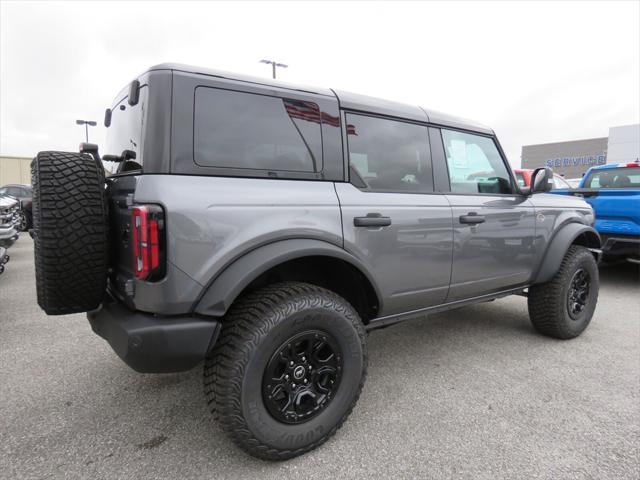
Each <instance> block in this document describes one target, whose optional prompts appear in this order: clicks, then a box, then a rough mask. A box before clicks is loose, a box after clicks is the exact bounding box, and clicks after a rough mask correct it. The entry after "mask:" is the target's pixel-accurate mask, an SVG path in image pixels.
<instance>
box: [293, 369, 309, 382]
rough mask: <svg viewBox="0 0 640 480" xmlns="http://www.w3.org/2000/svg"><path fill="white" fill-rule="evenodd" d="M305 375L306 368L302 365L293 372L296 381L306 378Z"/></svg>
mask: <svg viewBox="0 0 640 480" xmlns="http://www.w3.org/2000/svg"><path fill="white" fill-rule="evenodd" d="M305 373H306V372H305V370H304V367H303V366H302V365H298V366H297V367H296V368H294V370H293V378H295V379H296V380H300V379H301V378H302V377H304V374H305Z"/></svg>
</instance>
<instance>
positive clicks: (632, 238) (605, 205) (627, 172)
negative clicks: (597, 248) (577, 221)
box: [552, 160, 640, 263]
mask: <svg viewBox="0 0 640 480" xmlns="http://www.w3.org/2000/svg"><path fill="white" fill-rule="evenodd" d="M552 193H556V194H559V195H581V196H583V197H584V198H585V200H586V201H587V202H589V204H590V205H591V206H592V207H593V210H594V211H595V214H596V224H595V228H596V230H597V231H598V233H600V236H601V237H602V253H603V258H604V260H607V261H615V260H623V259H626V260H629V261H631V262H634V263H640V162H638V161H637V160H636V161H635V162H631V163H612V164H607V165H600V166H597V167H592V168H590V169H589V170H587V172H586V173H585V174H584V177H582V181H581V182H580V185H579V186H578V188H576V189H572V190H567V189H558V190H552Z"/></svg>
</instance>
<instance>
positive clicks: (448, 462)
mask: <svg viewBox="0 0 640 480" xmlns="http://www.w3.org/2000/svg"><path fill="white" fill-rule="evenodd" d="M9 253H10V254H11V257H12V259H11V261H10V262H9V264H8V265H7V271H6V272H5V273H4V274H3V275H2V276H0V478H6V479H21V478H103V479H120V478H135V479H144V478H181V479H182V478H185V479H186V478H210V479H213V478H215V479H235V478H260V479H279V480H282V479H287V478H296V479H325V478H335V479H340V478H363V479H364V478H366V479H372V478H374V479H376V478H421V479H422V478H473V479H495V478H549V479H559V478H572V479H573V478H594V479H623V478H628V479H637V478H639V477H640V283H639V270H638V268H637V267H636V266H633V265H630V264H627V265H619V266H611V267H603V268H602V269H601V282H602V286H601V290H600V299H599V302H598V308H597V310H596V314H595V317H594V319H593V321H592V324H591V325H590V327H589V328H588V329H587V331H586V332H585V333H584V334H583V335H582V336H581V337H579V338H578V339H575V340H572V341H558V340H552V339H548V338H545V337H542V336H539V335H537V334H536V333H535V332H534V331H533V329H532V327H531V326H530V323H529V319H528V316H527V308H526V299H524V298H522V297H508V298H505V299H501V300H497V301H495V302H491V303H485V304H481V305H475V306H470V307H465V308H460V309H458V310H455V311H450V312H446V313H441V314H437V315H431V316H429V317H427V318H423V319H416V320H411V321H408V322H405V323H403V324H400V325H397V326H394V327H390V328H387V329H384V330H379V331H375V332H372V333H371V334H370V335H369V337H368V344H369V354H370V357H369V359H370V360H369V376H368V379H367V382H366V384H365V388H364V391H363V393H362V396H361V398H360V401H359V403H358V405H357V406H356V408H355V409H354V411H353V413H352V415H351V417H350V418H349V420H348V421H347V422H346V423H345V425H344V426H343V427H342V429H341V430H339V431H338V433H337V434H336V435H335V436H334V437H333V438H332V439H330V440H329V441H328V442H327V443H326V444H325V445H324V446H322V447H321V448H320V449H318V450H315V451H313V452H311V453H309V454H306V455H304V456H302V457H298V458H296V459H293V460H290V461H287V462H284V463H271V462H265V461H260V460H256V459H253V458H251V457H249V456H247V455H245V454H244V453H243V452H242V451H240V450H239V449H238V448H236V447H235V446H234V445H233V444H232V443H231V442H230V441H229V440H228V439H227V438H226V436H224V435H223V433H222V431H221V429H220V428H219V427H218V425H217V424H216V422H215V421H214V419H213V417H212V416H211V415H210V413H209V411H208V410H207V405H206V403H205V400H204V396H203V393H202V378H201V376H202V369H201V367H199V368H196V369H194V370H193V371H190V372H187V373H183V374H171V375H142V374H138V373H136V372H134V371H132V370H130V369H129V368H128V367H127V366H126V365H124V363H122V362H121V361H120V359H119V358H118V357H117V356H116V355H115V354H114V353H113V352H112V351H111V349H110V347H109V346H108V345H107V343H106V342H104V341H103V340H102V339H100V338H99V337H97V336H96V335H94V334H93V333H92V332H91V329H90V327H89V324H88V322H87V321H86V319H85V316H84V315H69V316H65V317H47V316H46V315H45V314H44V313H43V312H42V311H41V310H40V309H39V308H38V306H37V304H36V293H35V285H34V268H33V244H32V241H31V239H30V238H29V237H28V236H27V235H22V237H21V238H20V240H19V241H18V243H17V244H16V245H15V246H14V247H12V248H11V249H10V252H9Z"/></svg>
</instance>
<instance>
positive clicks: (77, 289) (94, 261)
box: [31, 152, 108, 315]
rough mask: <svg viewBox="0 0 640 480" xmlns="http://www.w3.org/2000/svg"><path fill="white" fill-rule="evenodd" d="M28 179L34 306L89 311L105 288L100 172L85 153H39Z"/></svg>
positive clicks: (50, 311) (104, 217) (102, 180)
mask: <svg viewBox="0 0 640 480" xmlns="http://www.w3.org/2000/svg"><path fill="white" fill-rule="evenodd" d="M31 177H32V178H31V181H32V184H33V207H32V216H33V239H34V252H35V267H36V289H37V295H38V304H39V305H40V307H41V308H42V309H43V310H44V311H45V312H46V313H47V314H48V315H65V314H69V313H78V312H86V311H89V310H93V309H95V308H97V307H98V305H99V304H100V302H101V301H102V297H103V295H104V292H105V290H106V285H107V265H108V261H107V260H108V259H107V254H108V251H107V231H108V230H107V204H106V199H105V185H104V183H105V178H104V170H103V169H102V168H101V167H99V166H98V164H97V162H96V161H95V160H94V159H93V157H91V156H89V155H83V154H80V153H70V152H40V153H38V156H37V157H36V158H34V159H33V161H32V162H31Z"/></svg>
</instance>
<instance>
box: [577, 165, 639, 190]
mask: <svg viewBox="0 0 640 480" xmlns="http://www.w3.org/2000/svg"><path fill="white" fill-rule="evenodd" d="M584 187H585V188H640V167H621V168H607V169H602V170H593V171H592V172H591V173H590V174H589V176H588V177H587V179H586V180H585V182H584Z"/></svg>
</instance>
